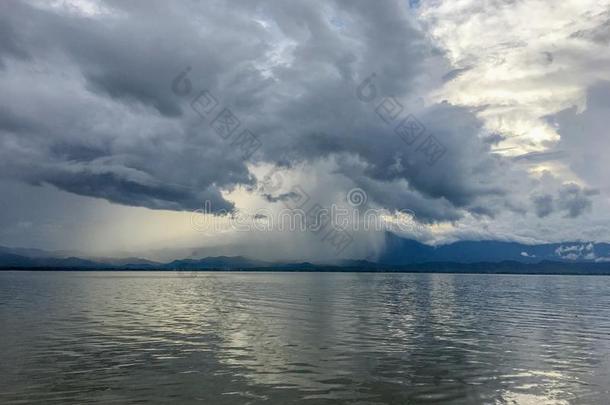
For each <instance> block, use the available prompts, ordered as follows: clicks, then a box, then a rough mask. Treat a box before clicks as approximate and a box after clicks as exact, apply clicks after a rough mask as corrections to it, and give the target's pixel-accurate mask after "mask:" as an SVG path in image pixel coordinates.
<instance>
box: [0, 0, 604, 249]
mask: <svg viewBox="0 0 610 405" xmlns="http://www.w3.org/2000/svg"><path fill="white" fill-rule="evenodd" d="M0 94H1V96H0V245H4V246H12V247H16V246H22V247H34V248H41V249H47V250H59V251H63V252H78V253H80V254H87V255H89V256H110V255H113V256H121V255H122V256H125V255H139V256H142V257H148V258H153V259H169V258H176V257H184V256H189V255H217V254H229V255H234V254H242V255H247V256H251V257H255V258H259V259H277V260H279V259H284V260H285V259H294V260H301V259H303V260H306V259H307V260H309V259H312V258H313V259H320V260H326V259H328V260H330V259H332V258H354V259H364V258H374V257H375V255H377V254H379V252H381V251H382V250H383V241H384V232H385V231H388V230H389V231H392V232H395V233H397V234H398V235H400V236H403V237H405V238H412V239H417V240H419V241H421V242H424V243H429V244H442V243H449V242H453V241H456V240H507V241H508V240H510V241H519V242H523V243H543V242H562V241H597V242H602V241H606V242H608V241H610V214H609V212H610V210H609V208H610V200H609V197H610V179H609V178H608V177H607V176H606V174H607V169H608V165H609V163H608V159H607V155H608V152H610V143H609V141H608V139H609V138H608V135H609V134H608V126H607V123H608V120H609V118H608V117H610V0H564V1H561V2H557V1H553V0H484V1H481V0H420V1H413V0H411V1H404V0H384V1H379V2H371V1H364V0H360V1H359V0H356V1H324V2H321V1H305V0H302V1H301V0H295V1H290V2H285V1H274V0H269V1H257V0H233V1H220V0H214V1H180V2H166V1H157V0H151V1H146V2H144V1H118V0H104V1H102V0H55V1H53V0H50V1H42V0H23V1H16V0H7V1H3V2H1V3H0ZM329 207H336V208H337V209H341V210H344V211H345V210H347V211H348V212H349V213H350V215H349V219H347V220H346V222H344V223H343V225H342V226H341V227H340V229H339V231H341V235H339V236H340V237H339V238H337V237H336V236H337V235H338V233H337V234H335V233H332V234H328V233H326V232H325V231H322V232H315V231H314V232H312V231H311V230H307V231H303V230H299V229H292V228H290V229H288V228H289V227H283V228H282V227H280V226H278V224H280V223H282V220H283V219H285V218H284V217H282V215H283V214H284V213H285V212H286V210H288V211H290V212H293V213H294V210H295V209H296V210H302V212H304V213H306V214H307V215H309V213H311V212H313V211H315V210H316V209H318V208H324V209H329ZM367 210H370V211H372V212H374V213H375V215H376V216H377V217H379V218H383V221H382V222H383V226H381V227H376V228H375V229H371V228H369V229H364V228H365V227H363V226H358V225H357V224H360V225H361V224H362V218H363V216H364V213H365V212H367ZM299 212H301V211H299ZM354 212H355V213H354ZM278 218H279V219H278ZM282 218H283V219H282ZM271 219H275V221H273V226H270V224H271V223H272V221H271ZM329 235H330V236H329ZM339 239H340V241H339V242H338V240H339Z"/></svg>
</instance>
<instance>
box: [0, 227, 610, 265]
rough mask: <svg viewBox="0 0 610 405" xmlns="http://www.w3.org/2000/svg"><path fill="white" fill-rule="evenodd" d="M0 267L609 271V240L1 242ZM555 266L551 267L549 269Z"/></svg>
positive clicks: (391, 236) (388, 238) (391, 237)
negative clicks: (150, 245) (50, 245)
mask: <svg viewBox="0 0 610 405" xmlns="http://www.w3.org/2000/svg"><path fill="white" fill-rule="evenodd" d="M0 269H67V270H70V269H89V270H96V269H107V270H212V269H213V270H265V269H266V270H286V271H302V270H309V271H326V270H333V271H335V270H344V271H345V270H350V271H351V270H354V271H357V270H360V271H373V270H379V271H430V272H434V271H443V272H447V271H451V272H477V273H478V272H490V271H494V272H495V271H496V270H501V272H532V271H533V272H544V273H548V272H555V271H557V272H561V273H565V272H567V273H574V274H579V273H583V274H584V273H591V272H593V273H595V274H600V272H601V273H603V274H605V273H606V272H608V274H610V244H607V243H593V242H564V243H550V244H538V245H526V244H521V243H517V242H502V241H460V242H455V243H451V244H446V245H439V246H430V245H426V244H423V243H420V242H417V241H414V240H410V239H404V238H400V237H398V236H396V235H394V234H391V233H388V234H386V244H385V250H384V251H383V252H382V254H381V255H379V257H378V258H377V259H376V260H375V261H367V260H341V261H338V262H335V263H315V264H314V263H309V262H299V263H294V262H267V261H262V260H255V259H250V258H247V257H243V256H217V257H204V258H188V259H180V260H174V261H170V262H167V263H160V262H154V261H150V260H146V259H141V258H137V257H128V258H80V257H74V256H68V257H65V256H62V255H61V254H58V253H57V252H46V251H44V250H39V249H27V248H7V247H0ZM553 269H555V270H553Z"/></svg>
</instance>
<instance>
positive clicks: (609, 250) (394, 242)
mask: <svg viewBox="0 0 610 405" xmlns="http://www.w3.org/2000/svg"><path fill="white" fill-rule="evenodd" d="M502 261H515V262H521V263H539V262H542V261H561V262H594V263H600V262H609V261H610V244H608V243H593V242H563V243H548V244H540V245H525V244H522V243H517V242H502V241H460V242H455V243H451V244H447V245H440V246H430V245H425V244H423V243H420V242H417V241H414V240H410V239H403V238H400V237H398V236H396V235H394V234H391V233H387V234H386V244H385V250H384V252H383V254H381V255H380V256H379V258H378V260H377V262H378V263H382V264H392V265H405V264H417V263H429V262H456V263H477V262H502Z"/></svg>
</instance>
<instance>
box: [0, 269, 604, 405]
mask: <svg viewBox="0 0 610 405" xmlns="http://www.w3.org/2000/svg"><path fill="white" fill-rule="evenodd" d="M0 323H1V332H0V333H1V341H2V344H1V352H0V403H2V404H22V403H23V404H25V403H27V404H35V403H40V404H43V403H44V404H53V403H56V404H60V403H61V404H66V403H68V404H69V403H74V404H76V403H85V402H86V403H104V404H107V403H120V404H126V403H176V404H188V403H204V404H246V403H250V404H257V403H268V404H291V403H304V404H326V403H333V404H334V403H350V404H389V403H395V404H409V403H414V404H415V403H417V404H421V403H455V404H478V403H481V404H482V403H485V404H572V403H575V404H581V403H582V404H601V403H610V402H609V401H610V393H609V390H610V388H609V386H610V277H594V276H581V277H578V276H524V275H522V276H512V275H511V276H508V275H467V274H462V275H458V274H455V275H453V274H387V273H385V274H381V273H380V274H373V273H243V272H242V273H240V272H235V273H229V272H227V273H224V272H223V273H214V272H198V273H192V272H178V273H176V272H174V273H172V272H0Z"/></svg>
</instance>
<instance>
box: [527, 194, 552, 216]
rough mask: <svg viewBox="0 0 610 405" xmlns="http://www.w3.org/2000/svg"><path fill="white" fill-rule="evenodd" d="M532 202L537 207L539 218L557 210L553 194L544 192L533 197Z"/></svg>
mask: <svg viewBox="0 0 610 405" xmlns="http://www.w3.org/2000/svg"><path fill="white" fill-rule="evenodd" d="M532 202H533V203H534V206H535V208H536V210H535V212H536V215H537V216H538V217H539V218H544V217H547V216H549V215H551V214H552V213H553V211H554V210H555V206H554V203H555V202H554V199H553V196H552V195H549V194H544V195H539V196H534V197H532Z"/></svg>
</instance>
